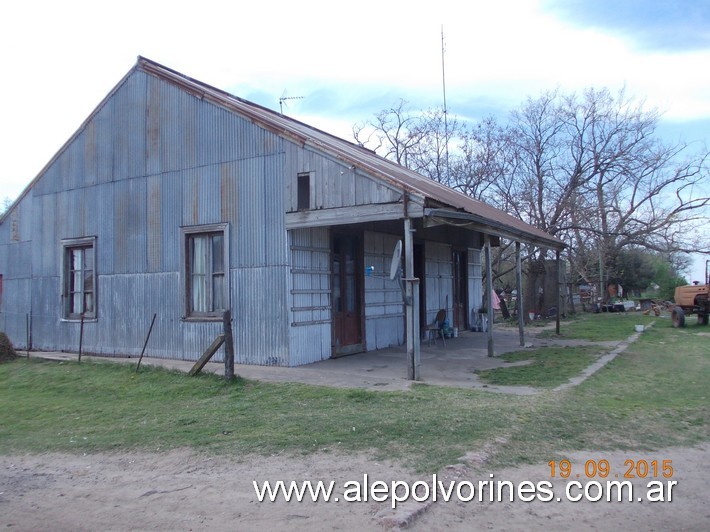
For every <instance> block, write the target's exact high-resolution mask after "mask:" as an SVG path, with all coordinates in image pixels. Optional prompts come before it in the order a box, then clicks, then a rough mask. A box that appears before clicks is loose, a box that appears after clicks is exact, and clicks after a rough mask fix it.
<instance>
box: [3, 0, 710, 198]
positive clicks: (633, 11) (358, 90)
mask: <svg viewBox="0 0 710 532" xmlns="http://www.w3.org/2000/svg"><path fill="white" fill-rule="evenodd" d="M336 5H337V8H336V7H334V6H336ZM442 25H443V29H444V35H445V49H446V53H445V61H446V89H447V102H448V105H449V110H450V112H451V113H454V114H458V115H460V116H462V117H465V118H466V119H470V120H476V119H479V118H481V117H485V116H487V115H489V114H495V115H498V116H501V117H504V116H505V114H506V113H507V112H508V111H509V110H510V109H512V108H513V107H516V106H518V105H519V104H520V103H521V102H522V101H523V100H524V99H525V98H526V97H527V96H537V95H539V94H540V93H541V92H542V91H545V90H550V89H555V88H560V89H562V90H565V91H573V90H581V89H583V88H585V87H596V88H601V87H608V88H610V89H612V90H613V91H616V90H617V89H619V88H621V87H626V90H627V93H629V94H631V95H634V96H636V97H637V98H639V99H644V100H645V101H646V104H647V105H648V106H649V107H658V108H659V109H660V110H661V111H662V112H663V113H664V115H663V121H662V127H661V129H660V133H662V134H663V135H664V136H667V137H668V138H671V139H673V140H677V139H683V140H686V141H689V142H698V143H703V142H705V143H709V144H710V68H709V67H710V29H709V28H710V1H708V0H704V1H698V0H682V1H648V0H495V1H494V0H488V1H480V0H469V1H468V2H461V1H458V0H457V1H451V0H438V1H436V2H428V3H422V4H421V5H420V4H419V3H414V2H411V0H409V1H401V0H389V1H386V2H383V1H381V0H378V1H374V0H361V1H359V2H356V3H349V4H340V3H337V4H336V3H333V2H332V1H325V0H301V1H298V2H294V1H293V0H291V1H282V0H273V1H271V2H249V3H244V2H234V1H231V2H228V1H217V0H201V1H200V2H194V1H189V2H188V1H185V0H172V1H166V0H152V1H151V0H124V1H122V2H114V3H107V2H96V1H86V0H63V1H56V0H55V1H49V0H24V1H23V2H12V3H10V2H5V3H3V4H2V6H1V7H0V67H2V72H3V83H2V84H0V116H1V117H2V127H0V146H1V148H0V149H1V150H2V151H1V152H0V199H2V198H5V197H10V198H15V197H17V195H19V194H20V192H21V191H22V190H23V189H24V188H25V186H27V184H29V182H30V181H31V180H32V179H33V178H34V177H35V176H36V175H37V173H38V172H39V171H40V170H41V169H42V167H43V166H44V165H45V164H46V163H47V162H48V161H49V159H50V158H51V157H52V156H53V155H54V154H55V153H56V151H57V150H58V149H59V148H60V147H61V145H62V144H63V143H64V142H65V141H66V140H67V139H68V138H69V136H71V135H72V134H73V133H74V131H76V129H77V128H78V127H79V125H80V124H81V123H82V121H83V120H84V119H85V118H86V116H87V115H88V114H89V113H90V112H91V111H92V110H93V109H94V108H95V107H96V105H97V104H98V103H99V102H100V101H101V99H102V98H103V97H104V96H105V95H106V94H107V93H108V92H109V91H110V90H111V88H112V87H113V86H114V85H115V84H116V83H117V82H118V81H119V80H120V79H121V78H122V77H123V75H124V74H125V73H126V72H127V71H128V70H129V69H130V68H131V67H132V66H133V65H134V64H135V61H136V58H137V56H138V55H143V56H145V57H148V58H150V59H153V60H155V61H158V62H160V63H163V64H165V65H167V66H169V67H171V68H173V69H175V70H178V71H180V72H183V73H185V74H187V75H189V76H192V77H194V78H197V79H200V80H202V81H204V82H206V83H209V84H211V85H214V86H217V87H219V88H222V89H224V90H227V91H229V92H232V93H234V94H236V95H238V96H241V97H243V98H246V99H249V100H252V101H255V102H257V103H260V104H262V105H265V106H267V107H270V108H273V109H275V110H278V108H279V103H278V101H279V98H280V97H282V96H291V97H293V96H301V97H303V98H302V99H298V100H289V101H287V103H286V107H285V108H284V112H285V113H286V114H289V115H291V116H293V117H294V118H297V119H299V120H302V121H304V122H307V123H310V124H312V125H314V126H316V127H319V128H320V129H324V130H326V131H329V132H331V133H334V134H338V135H340V136H343V137H345V138H350V132H351V126H352V125H353V124H354V123H355V122H358V121H361V120H364V119H368V118H370V117H372V115H373V114H374V113H376V112H378V111H380V110H382V109H384V108H387V107H389V106H391V105H393V104H395V103H396V102H397V101H398V100H399V99H400V98H402V99H405V100H407V101H408V102H410V104H411V105H412V107H413V108H429V107H434V106H440V105H441V102H442V79H441V29H442Z"/></svg>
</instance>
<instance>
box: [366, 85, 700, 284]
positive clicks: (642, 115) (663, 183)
mask: <svg viewBox="0 0 710 532" xmlns="http://www.w3.org/2000/svg"><path fill="white" fill-rule="evenodd" d="M660 118H661V115H660V113H659V112H658V111H657V110H656V109H646V107H645V102H643V101H639V100H636V99H634V98H630V97H628V96H627V95H626V93H625V91H624V90H621V91H619V92H618V93H617V94H612V93H611V92H610V91H609V90H608V89H600V90H596V89H587V90H585V91H583V92H582V93H579V94H578V93H570V94H564V93H562V92H560V91H559V90H556V91H550V92H546V93H543V94H542V95H541V96H539V97H538V98H528V99H527V100H526V101H525V102H524V103H523V104H522V105H521V106H520V107H519V108H518V109H516V110H514V111H513V112H511V114H510V117H509V121H508V122H507V123H506V124H498V123H497V122H496V120H495V119H493V118H488V119H486V120H484V121H482V122H481V123H479V124H478V125H476V126H474V127H469V128H465V127H463V126H461V125H460V124H456V123H455V124H454V125H453V126H450V127H449V128H447V127H446V125H445V124H444V120H443V112H441V111H436V110H434V111H427V112H420V113H413V112H411V111H409V110H408V109H407V106H406V102H404V101H400V103H399V105H396V106H394V107H392V108H391V109H389V110H387V111H383V112H381V113H379V114H378V115H376V117H375V120H374V121H371V122H367V123H364V124H361V125H360V126H357V127H356V128H355V129H354V134H355V138H356V140H357V141H358V142H361V144H365V143H367V144H370V145H372V144H374V149H375V150H376V151H378V152H379V153H380V154H382V155H384V156H386V157H389V158H391V159H393V160H395V161H397V162H399V163H400V164H403V165H405V166H407V167H409V168H411V169H413V170H415V171H418V172H420V173H422V174H424V175H427V176H429V177H431V178H432V179H435V180H438V181H441V182H444V183H446V184H448V185H450V186H452V187H454V188H457V189H459V190H461V191H462V192H464V193H466V194H468V195H470V196H472V197H476V198H479V199H482V200H484V201H487V202H489V203H491V204H493V205H495V206H497V207H499V208H501V209H504V210H506V211H507V212H510V213H511V214H513V215H515V216H517V217H519V218H521V219H523V220H525V221H527V222H528V223H530V224H532V225H534V226H536V227H539V228H540V229H543V230H545V231H547V232H548V233H550V234H552V235H555V236H557V237H559V238H560V239H562V240H563V241H565V242H566V243H568V244H569V249H568V258H569V260H570V262H571V264H572V267H573V269H574V270H575V271H576V272H577V274H578V275H579V276H581V277H582V278H583V279H586V280H588V281H591V279H593V278H594V279H597V280H599V281H601V280H602V278H604V277H608V276H609V275H610V274H613V272H614V265H615V262H616V259H617V257H618V255H619V253H620V251H621V250H624V249H627V248H645V249H649V250H655V251H656V252H659V253H661V254H662V255H663V256H668V257H673V256H674V255H677V254H682V253H689V252H693V251H700V252H710V240H709V236H708V234H707V231H704V230H703V229H704V228H706V227H707V222H708V220H709V219H710V196H709V195H708V191H710V177H709V175H710V174H709V171H708V162H709V161H710V159H709V154H708V151H707V149H706V148H703V149H702V150H700V151H698V152H697V153H690V151H691V149H690V146H688V145H685V144H682V143H679V144H665V143H663V142H661V141H660V140H659V138H658V137H657V134H656V128H657V126H658V123H659V121H660ZM365 133H367V135H368V136H367V138H365ZM363 140H364V142H363ZM446 153H448V154H449V156H448V158H447V157H446ZM502 252H504V250H502ZM526 253H528V254H530V255H533V253H534V250H526ZM538 258H540V259H544V258H545V254H544V251H541V252H540V253H539V254H538ZM499 259H500V260H501V261H504V257H503V256H502V255H501V257H500V258H499Z"/></svg>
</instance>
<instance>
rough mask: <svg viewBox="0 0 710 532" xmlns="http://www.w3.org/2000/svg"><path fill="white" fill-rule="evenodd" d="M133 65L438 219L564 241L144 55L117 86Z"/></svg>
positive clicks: (537, 240)
mask: <svg viewBox="0 0 710 532" xmlns="http://www.w3.org/2000/svg"><path fill="white" fill-rule="evenodd" d="M134 70H141V71H143V72H146V73H148V74H150V75H153V76H156V77H158V78H160V79H163V80H165V81H167V82H170V83H173V84H175V85H177V86H179V87H180V88H181V89H183V90H185V91H187V92H189V93H192V94H193V95H195V96H196V97H198V98H201V99H204V100H207V101H209V102H211V103H213V104H215V105H218V106H221V107H223V108H225V109H228V110H230V111H233V112H236V113H238V114H240V115H242V116H244V117H246V118H248V119H250V120H252V121H253V122H254V123H257V124H258V125H259V126H261V127H263V128H265V129H267V130H269V131H272V132H274V133H276V134H278V135H281V136H283V137H286V138H289V139H290V140H292V141H294V142H298V143H300V144H301V145H303V146H311V147H313V148H314V149H318V150H321V151H323V152H326V153H328V154H330V155H331V156H332V157H334V158H336V159H339V160H342V161H343V162H345V163H347V164H348V165H353V166H355V167H356V168H359V169H361V170H362V171H363V172H365V173H367V174H369V175H372V176H373V177H376V178H379V179H382V180H384V181H386V182H388V183H390V184H392V185H393V186H396V187H398V188H402V189H403V190H404V191H406V192H408V193H409V194H414V195H418V196H420V197H421V198H422V199H423V200H424V203H425V205H426V206H427V207H430V209H427V210H425V215H428V216H431V217H432V218H435V219H437V220H439V221H444V222H447V221H448V222H451V223H455V224H456V225H462V224H470V225H471V226H472V227H474V228H475V229H476V230H478V231H481V232H484V233H487V234H491V235H496V236H501V237H504V238H511V239H515V240H520V241H523V242H530V243H533V244H536V245H540V246H543V247H550V248H557V249H559V248H562V247H564V246H565V244H564V242H562V241H561V240H559V239H558V238H556V237H554V236H552V235H550V234H548V233H546V232H545V231H543V230H541V229H538V228H537V227H534V226H532V225H530V224H527V223H525V222H523V221H522V220H520V219H518V218H516V217H514V216H511V215H509V214H508V213H506V212H504V211H502V210H500V209H497V208H495V207H493V206H491V205H488V204H487V203H485V202H483V201H480V200H477V199H474V198H471V197H469V196H466V195H465V194H463V193H461V192H458V191H456V190H454V189H452V188H450V187H447V186H446V185H443V184H441V183H438V182H436V181H434V180H432V179H429V178H427V177H424V176H422V175H420V174H418V173H416V172H413V171H412V170H409V169H407V168H405V167H403V166H401V165H399V164H397V163H395V162H393V161H390V160H388V159H385V158H384V157H381V156H379V155H377V154H376V153H375V152H373V151H372V150H368V149H366V148H364V147H362V146H359V145H357V144H355V143H352V142H349V141H347V140H344V139H341V138H339V137H337V136H335V135H331V134H329V133H326V132H324V131H321V130H319V129H317V128H315V127H312V126H309V125H307V124H304V123H303V122H299V121H298V120H295V119H293V118H290V117H287V116H284V115H283V114H280V113H277V112H275V111H272V110H271V109H268V108H266V107H263V106H261V105H258V104H255V103H253V102H249V101H247V100H244V99H243V98H239V97H238V96H234V95H232V94H229V93H227V92H225V91H223V90H221V89H217V88H215V87H212V86H211V85H208V84H206V83H203V82H201V81H199V80H196V79H193V78H191V77H189V76H186V75H184V74H182V73H180V72H177V71H175V70H173V69H171V68H168V67H166V66H164V65H161V64H159V63H156V62H155V61H151V60H150V59H146V58H144V57H140V56H139V57H138V61H137V63H136V65H135V67H134V68H133V69H131V71H130V72H129V73H128V74H127V75H126V76H125V77H124V78H123V80H121V82H119V84H118V85H117V87H118V86H120V85H121V84H122V83H123V81H125V79H127V78H128V77H129V76H130V75H131V73H132V72H133V71H134ZM115 90H116V88H114V90H113V91H111V93H109V94H108V95H107V97H106V98H105V99H104V102H105V101H106V100H107V99H108V98H110V97H111V95H112V94H113V93H114V92H115ZM104 102H102V103H101V104H99V106H98V107H97V109H96V110H95V111H94V112H93V113H92V115H91V116H89V117H88V118H87V119H86V121H85V122H84V123H83V124H82V126H81V127H80V128H79V131H81V130H82V129H83V128H84V127H85V125H86V124H87V123H88V122H89V121H90V120H91V118H92V116H93V115H94V114H95V113H96V112H97V111H98V110H99V109H100V108H101V107H102V105H103V103H104ZM77 134H78V132H77V133H75V135H73V136H72V138H70V139H69V140H68V141H67V143H66V144H65V145H64V146H63V147H62V148H61V149H60V150H59V152H58V153H57V155H55V157H54V158H53V159H52V161H53V160H54V159H56V157H57V156H58V155H59V153H61V152H62V151H63V150H64V149H65V148H66V146H68V145H69V144H70V142H71V140H72V139H73V138H74V137H75V136H76V135H77ZM52 161H50V162H49V163H48V164H47V165H46V166H45V168H44V169H43V170H42V171H41V172H40V174H39V175H38V176H37V178H39V176H41V175H42V174H43V173H44V171H45V170H46V168H47V167H49V165H50V164H51V163H52ZM37 178H35V180H33V182H32V183H30V185H29V186H28V187H27V188H26V189H25V191H23V193H22V194H21V195H20V197H19V198H18V200H17V201H16V202H15V204H17V203H18V202H19V201H20V199H21V198H22V197H23V196H24V195H25V194H26V193H27V191H28V190H29V189H30V188H31V187H32V185H33V184H34V182H35V181H36V180H37ZM11 210H12V207H11V208H10V209H8V211H6V213H5V215H4V216H2V217H0V222H2V221H3V220H4V218H5V217H6V216H7V215H8V214H9V212H10V211H11ZM427 211H428V212H427Z"/></svg>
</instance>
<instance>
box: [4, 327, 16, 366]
mask: <svg viewBox="0 0 710 532" xmlns="http://www.w3.org/2000/svg"><path fill="white" fill-rule="evenodd" d="M15 358H17V353H15V348H14V347H13V346H12V342H11V341H10V339H9V338H8V337H7V334H5V333H4V332H1V331H0V362H7V361H9V360H14V359H15Z"/></svg>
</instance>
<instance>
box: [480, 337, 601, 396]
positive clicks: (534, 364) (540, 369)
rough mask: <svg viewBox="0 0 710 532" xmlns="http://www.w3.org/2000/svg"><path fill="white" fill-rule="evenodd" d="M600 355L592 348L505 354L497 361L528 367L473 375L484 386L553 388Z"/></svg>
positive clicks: (537, 350) (551, 348) (547, 349)
mask: <svg viewBox="0 0 710 532" xmlns="http://www.w3.org/2000/svg"><path fill="white" fill-rule="evenodd" d="M604 352H605V350H603V349H602V348H600V347H596V346H582V347H543V348H540V349H535V350H527V351H515V352H513V353H505V354H504V355H501V356H500V358H501V359H503V360H505V361H506V362H521V361H529V362H530V364H528V365H525V366H513V367H502V368H494V369H487V370H481V371H476V374H477V375H478V376H479V378H480V379H481V380H482V381H483V382H485V383H487V384H494V385H501V386H532V387H536V388H554V387H556V386H559V385H560V384H563V383H565V382H567V381H569V379H570V378H572V377H575V376H576V375H579V373H580V372H581V371H582V370H583V369H584V368H586V367H587V366H589V365H590V364H591V363H592V362H594V361H595V360H596V359H597V358H599V356H600V355H601V354H603V353H604Z"/></svg>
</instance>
